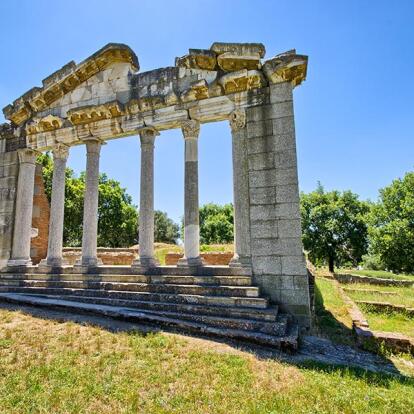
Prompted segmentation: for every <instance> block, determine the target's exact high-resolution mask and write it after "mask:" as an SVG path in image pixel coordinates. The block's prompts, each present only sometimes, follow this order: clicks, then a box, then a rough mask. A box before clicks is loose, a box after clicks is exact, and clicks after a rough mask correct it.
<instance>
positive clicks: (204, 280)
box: [0, 266, 299, 350]
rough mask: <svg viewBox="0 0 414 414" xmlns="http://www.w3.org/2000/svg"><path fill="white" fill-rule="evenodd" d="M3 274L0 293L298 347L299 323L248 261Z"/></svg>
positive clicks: (21, 299) (50, 305) (33, 269)
mask: <svg viewBox="0 0 414 414" xmlns="http://www.w3.org/2000/svg"><path fill="white" fill-rule="evenodd" d="M19 270H20V271H19ZM23 270H24V269H23V268H20V269H19V268H15V269H14V271H13V272H11V271H10V269H9V271H8V272H3V273H1V274H0V301H6V302H12V303H18V304H21V305H24V304H25V305H32V306H33V305H34V306H39V307H45V308H53V309H64V310H66V311H68V312H86V313H92V314H96V315H104V316H107V317H112V318H116V319H123V320H128V321H135V322H139V323H148V324H156V325H161V326H173V327H175V328H177V329H180V330H183V331H185V332H198V333H202V334H206V335H212V336H218V337H226V338H232V339H238V340H242V341H250V342H256V343H260V344H265V345H270V346H272V347H276V348H278V349H279V348H281V349H285V350H296V349H297V346H298V333H299V329H298V326H297V324H296V323H294V322H293V320H292V318H291V317H290V316H289V315H287V314H285V313H283V312H280V311H279V309H278V307H277V306H274V305H272V304H271V303H270V302H269V299H268V298H267V297H265V296H263V295H261V293H260V289H259V288H258V287H256V286H254V285H253V283H252V278H251V275H249V274H248V271H247V270H246V269H243V268H232V267H227V266H204V267H200V268H198V269H182V268H177V267H175V266H159V267H157V268H155V269H153V270H152V271H147V272H141V273H139V274H138V273H136V270H135V269H132V268H131V267H123V266H102V267H98V268H96V269H91V270H90V273H76V272H75V270H76V268H73V267H66V268H60V269H59V273H58V272H56V271H55V272H54V273H44V272H42V271H41V269H39V268H38V267H35V266H33V267H29V268H26V269H25V270H24V271H23Z"/></svg>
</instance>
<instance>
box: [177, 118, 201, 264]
mask: <svg viewBox="0 0 414 414" xmlns="http://www.w3.org/2000/svg"><path fill="white" fill-rule="evenodd" d="M181 130H182V132H183V136H184V141H185V170H184V175H185V177H184V257H183V258H182V259H180V260H179V261H178V265H179V266H201V265H202V264H203V263H202V260H201V257H200V225H199V212H198V209H199V205H198V135H199V133H200V123H199V122H197V121H193V120H188V121H184V122H183V124H182V126H181Z"/></svg>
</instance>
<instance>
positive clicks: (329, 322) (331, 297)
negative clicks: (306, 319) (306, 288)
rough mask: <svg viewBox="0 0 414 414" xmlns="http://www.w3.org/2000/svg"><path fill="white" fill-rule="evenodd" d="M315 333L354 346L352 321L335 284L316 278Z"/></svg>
mask: <svg viewBox="0 0 414 414" xmlns="http://www.w3.org/2000/svg"><path fill="white" fill-rule="evenodd" d="M315 282H316V285H315V320H314V327H313V331H314V333H315V334H317V335H319V336H324V337H327V338H329V339H331V340H333V341H335V342H339V343H345V344H352V343H354V339H353V335H352V320H351V318H350V316H349V314H348V310H347V307H346V304H345V302H344V301H343V299H342V296H341V295H340V293H339V291H338V289H337V288H336V286H335V282H334V281H331V280H328V279H323V278H316V280H315Z"/></svg>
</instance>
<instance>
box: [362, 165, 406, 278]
mask: <svg viewBox="0 0 414 414" xmlns="http://www.w3.org/2000/svg"><path fill="white" fill-rule="evenodd" d="M370 225H371V226H370V231H369V234H370V241H371V247H370V250H371V251H372V253H373V254H377V255H379V256H380V258H381V262H383V263H384V265H385V267H386V268H387V269H389V270H391V271H393V272H403V273H414V254H413V252H414V172H409V173H407V174H406V175H405V177H404V178H403V179H397V180H394V181H393V182H392V184H391V185H389V186H388V187H385V188H383V189H382V190H380V199H379V202H378V203H377V204H376V205H374V207H373V209H372V212H371V214H370Z"/></svg>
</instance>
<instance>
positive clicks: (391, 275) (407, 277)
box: [336, 268, 414, 282]
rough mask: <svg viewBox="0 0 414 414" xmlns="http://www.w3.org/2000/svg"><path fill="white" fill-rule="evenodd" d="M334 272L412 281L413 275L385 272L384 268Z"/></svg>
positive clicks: (338, 270) (341, 269) (413, 279)
mask: <svg viewBox="0 0 414 414" xmlns="http://www.w3.org/2000/svg"><path fill="white" fill-rule="evenodd" d="M336 273H352V274H353V275H360V276H368V277H378V278H381V279H396V280H412V281H413V282H414V275H407V274H396V273H391V272H386V271H385V270H354V269H343V268H340V269H337V270H336Z"/></svg>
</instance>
